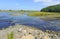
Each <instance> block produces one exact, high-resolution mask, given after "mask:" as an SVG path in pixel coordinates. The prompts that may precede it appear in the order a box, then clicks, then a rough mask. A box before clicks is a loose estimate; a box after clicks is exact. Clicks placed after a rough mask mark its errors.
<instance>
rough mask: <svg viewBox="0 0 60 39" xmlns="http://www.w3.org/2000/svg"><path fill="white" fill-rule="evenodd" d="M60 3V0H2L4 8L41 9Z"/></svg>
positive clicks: (0, 0)
mask: <svg viewBox="0 0 60 39" xmlns="http://www.w3.org/2000/svg"><path fill="white" fill-rule="evenodd" d="M56 4H60V0H0V9H2V10H8V9H12V10H21V9H23V10H40V9H42V8H44V7H47V6H50V5H56Z"/></svg>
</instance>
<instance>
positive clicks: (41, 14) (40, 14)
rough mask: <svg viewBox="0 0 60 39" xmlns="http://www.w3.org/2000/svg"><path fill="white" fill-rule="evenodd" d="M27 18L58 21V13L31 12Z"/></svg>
mask: <svg viewBox="0 0 60 39" xmlns="http://www.w3.org/2000/svg"><path fill="white" fill-rule="evenodd" d="M28 16H36V17H40V18H43V19H55V18H57V19H60V13H54V12H33V13H29V14H28Z"/></svg>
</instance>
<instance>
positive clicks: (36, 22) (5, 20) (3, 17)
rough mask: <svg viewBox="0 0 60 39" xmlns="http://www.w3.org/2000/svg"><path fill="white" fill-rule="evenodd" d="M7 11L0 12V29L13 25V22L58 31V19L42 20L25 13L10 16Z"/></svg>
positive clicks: (59, 27)
mask: <svg viewBox="0 0 60 39" xmlns="http://www.w3.org/2000/svg"><path fill="white" fill-rule="evenodd" d="M10 14H11V13H9V12H3V13H0V29H1V28H6V27H9V26H13V25H15V24H22V25H29V26H34V27H37V28H39V29H42V30H47V29H48V30H53V31H60V20H55V21H44V20H41V19H40V18H38V17H30V16H27V15H26V14H23V15H21V16H11V15H10Z"/></svg>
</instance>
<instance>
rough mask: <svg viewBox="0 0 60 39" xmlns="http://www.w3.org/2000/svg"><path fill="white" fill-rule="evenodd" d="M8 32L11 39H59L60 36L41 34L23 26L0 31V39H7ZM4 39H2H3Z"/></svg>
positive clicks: (41, 32) (36, 30) (39, 31)
mask: <svg viewBox="0 0 60 39" xmlns="http://www.w3.org/2000/svg"><path fill="white" fill-rule="evenodd" d="M10 32H13V33H14V34H13V37H14V38H13V39H60V35H56V34H52V33H50V34H49V33H47V32H43V31H41V30H39V29H36V28H33V27H28V26H24V25H16V26H13V27H12V26H11V27H9V28H7V29H3V30H0V39H8V35H7V34H9V33H10ZM3 37H4V38H3Z"/></svg>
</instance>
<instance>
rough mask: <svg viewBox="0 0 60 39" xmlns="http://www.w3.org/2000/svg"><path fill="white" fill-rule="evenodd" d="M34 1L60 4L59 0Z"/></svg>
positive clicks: (35, 0)
mask: <svg viewBox="0 0 60 39" xmlns="http://www.w3.org/2000/svg"><path fill="white" fill-rule="evenodd" d="M34 2H41V3H43V4H44V5H47V6H49V5H56V4H60V1H59V0H34Z"/></svg>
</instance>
